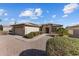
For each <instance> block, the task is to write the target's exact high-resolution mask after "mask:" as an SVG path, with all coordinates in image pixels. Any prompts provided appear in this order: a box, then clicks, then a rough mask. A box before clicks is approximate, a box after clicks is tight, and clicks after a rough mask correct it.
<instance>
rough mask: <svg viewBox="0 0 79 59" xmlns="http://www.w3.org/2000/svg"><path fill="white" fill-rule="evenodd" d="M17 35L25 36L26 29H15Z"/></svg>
mask: <svg viewBox="0 0 79 59" xmlns="http://www.w3.org/2000/svg"><path fill="white" fill-rule="evenodd" d="M15 34H16V35H24V28H22V27H18V28H16V29H15Z"/></svg>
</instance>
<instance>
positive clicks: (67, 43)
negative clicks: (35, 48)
mask: <svg viewBox="0 0 79 59" xmlns="http://www.w3.org/2000/svg"><path fill="white" fill-rule="evenodd" d="M46 52H47V55H49V56H75V55H79V39H76V38H69V37H54V38H52V39H49V40H48V41H47V44H46Z"/></svg>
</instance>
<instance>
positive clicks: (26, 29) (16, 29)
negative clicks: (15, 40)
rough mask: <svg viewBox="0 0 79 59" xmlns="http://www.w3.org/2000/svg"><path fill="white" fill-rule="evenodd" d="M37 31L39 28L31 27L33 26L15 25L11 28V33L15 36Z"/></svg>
mask: <svg viewBox="0 0 79 59" xmlns="http://www.w3.org/2000/svg"><path fill="white" fill-rule="evenodd" d="M37 31H39V27H38V26H33V25H28V24H27V25H26V24H16V25H13V28H12V33H13V34H15V35H21V36H23V35H25V34H28V33H30V32H37Z"/></svg>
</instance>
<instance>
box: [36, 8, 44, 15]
mask: <svg viewBox="0 0 79 59" xmlns="http://www.w3.org/2000/svg"><path fill="white" fill-rule="evenodd" d="M35 15H36V16H41V15H42V10H41V9H40V8H37V9H35Z"/></svg>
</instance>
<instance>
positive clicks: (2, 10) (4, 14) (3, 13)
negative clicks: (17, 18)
mask: <svg viewBox="0 0 79 59" xmlns="http://www.w3.org/2000/svg"><path fill="white" fill-rule="evenodd" d="M7 15H8V14H7V13H6V10H4V9H0V16H7Z"/></svg>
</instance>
